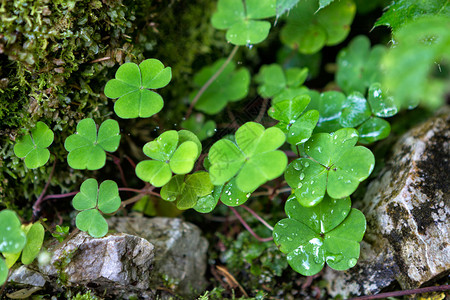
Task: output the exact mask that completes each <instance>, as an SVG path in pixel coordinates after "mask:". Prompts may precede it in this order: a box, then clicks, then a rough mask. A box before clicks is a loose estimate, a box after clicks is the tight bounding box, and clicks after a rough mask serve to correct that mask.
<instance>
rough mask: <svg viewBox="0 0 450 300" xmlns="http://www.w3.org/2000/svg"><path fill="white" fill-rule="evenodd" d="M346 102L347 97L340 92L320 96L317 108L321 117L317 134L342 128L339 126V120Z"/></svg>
mask: <svg viewBox="0 0 450 300" xmlns="http://www.w3.org/2000/svg"><path fill="white" fill-rule="evenodd" d="M345 101H346V97H345V95H344V94H342V93H340V92H336V91H329V92H324V93H322V94H320V98H319V104H318V108H317V109H318V111H319V116H320V117H319V121H318V123H317V126H316V128H315V132H316V133H320V132H326V133H330V132H333V131H336V130H339V129H340V128H342V126H341V125H340V124H339V119H340V117H341V110H342V106H343V105H344V103H345Z"/></svg>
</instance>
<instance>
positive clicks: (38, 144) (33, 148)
mask: <svg viewBox="0 0 450 300" xmlns="http://www.w3.org/2000/svg"><path fill="white" fill-rule="evenodd" d="M53 139H54V134H53V131H51V130H50V129H49V128H48V126H47V125H46V124H45V123H43V122H37V123H36V127H35V128H33V129H32V130H31V133H30V134H27V135H25V136H23V137H22V138H21V139H20V140H19V141H18V142H17V143H16V144H15V145H14V154H15V155H17V156H18V157H20V158H23V157H25V165H26V166H27V168H30V169H35V168H39V167H41V166H43V165H45V164H46V163H47V161H48V159H49V158H50V151H48V149H47V147H48V146H50V145H51V144H52V143H53Z"/></svg>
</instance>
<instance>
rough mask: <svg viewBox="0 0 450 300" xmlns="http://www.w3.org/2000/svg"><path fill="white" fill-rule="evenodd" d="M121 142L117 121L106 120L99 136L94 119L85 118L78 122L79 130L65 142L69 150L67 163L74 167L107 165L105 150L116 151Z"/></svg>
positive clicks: (95, 168) (98, 167)
mask: <svg viewBox="0 0 450 300" xmlns="http://www.w3.org/2000/svg"><path fill="white" fill-rule="evenodd" d="M119 143H120V129H119V124H118V123H117V121H115V120H106V121H104V122H103V123H102V124H101V125H100V128H99V131H98V136H97V129H96V126H95V122H94V120H92V119H91V118H87V119H83V120H81V121H80V122H78V125H77V132H76V133H74V134H72V135H71V136H69V137H67V139H66V140H65V142H64V147H65V148H66V150H67V151H68V152H69V155H68V156H67V163H68V164H69V166H70V167H71V168H73V169H88V170H98V169H100V168H102V167H103V166H104V165H105V162H106V154H105V151H108V152H114V151H116V150H117V148H118V147H119Z"/></svg>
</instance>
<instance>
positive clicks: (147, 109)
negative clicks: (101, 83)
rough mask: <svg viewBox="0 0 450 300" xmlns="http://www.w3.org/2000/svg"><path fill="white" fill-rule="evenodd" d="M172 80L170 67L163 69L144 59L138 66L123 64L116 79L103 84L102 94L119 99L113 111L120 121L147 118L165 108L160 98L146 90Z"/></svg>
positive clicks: (155, 61) (158, 62) (153, 60)
mask: <svg viewBox="0 0 450 300" xmlns="http://www.w3.org/2000/svg"><path fill="white" fill-rule="evenodd" d="M171 79H172V71H171V68H170V67H167V68H164V65H163V64H162V63H161V62H160V61H159V60H157V59H147V60H144V61H143V62H141V63H140V64H139V66H138V65H136V64H135V63H125V64H123V65H121V66H120V67H119V69H118V70H117V72H116V78H115V79H111V80H110V81H108V82H107V83H106V86H105V95H106V96H107V97H108V98H112V99H115V98H119V99H118V100H117V101H116V103H115V104H114V111H115V113H116V114H117V115H118V116H119V117H120V118H123V119H130V118H137V117H141V118H148V117H150V116H152V115H154V114H156V113H158V112H159V111H160V110H161V109H162V108H163V106H164V101H163V99H162V97H161V96H160V95H159V94H157V93H155V92H154V91H150V90H149V89H158V88H162V87H164V86H166V85H167V84H168V83H169V82H170V80H171Z"/></svg>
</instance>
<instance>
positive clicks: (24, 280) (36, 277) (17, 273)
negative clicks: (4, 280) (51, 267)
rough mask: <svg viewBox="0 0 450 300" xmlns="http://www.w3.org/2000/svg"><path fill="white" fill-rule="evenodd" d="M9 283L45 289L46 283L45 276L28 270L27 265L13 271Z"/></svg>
mask: <svg viewBox="0 0 450 300" xmlns="http://www.w3.org/2000/svg"><path fill="white" fill-rule="evenodd" d="M8 281H10V282H15V283H21V284H27V285H32V286H38V287H43V286H44V285H45V283H46V280H45V278H44V276H42V275H41V274H40V273H39V272H36V271H34V270H31V269H29V268H27V267H26V266H25V265H22V266H20V267H19V268H17V269H15V270H14V271H12V273H11V275H10V276H9V278H8Z"/></svg>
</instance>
